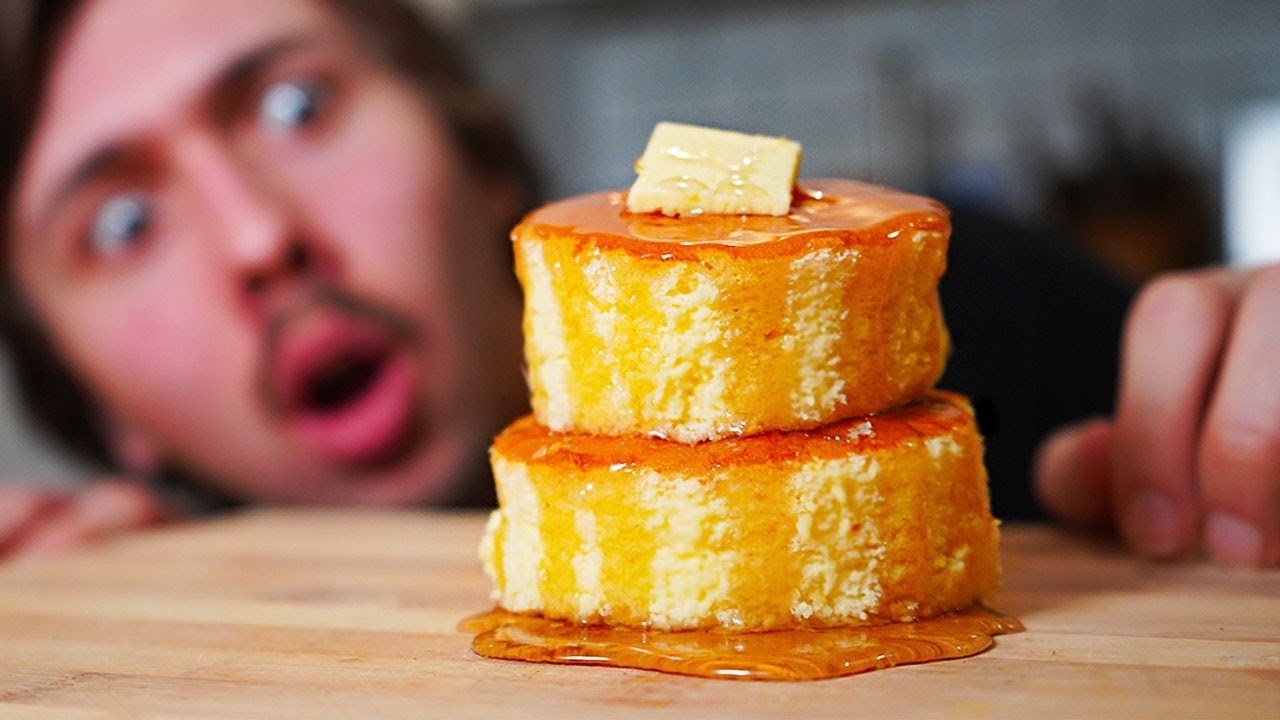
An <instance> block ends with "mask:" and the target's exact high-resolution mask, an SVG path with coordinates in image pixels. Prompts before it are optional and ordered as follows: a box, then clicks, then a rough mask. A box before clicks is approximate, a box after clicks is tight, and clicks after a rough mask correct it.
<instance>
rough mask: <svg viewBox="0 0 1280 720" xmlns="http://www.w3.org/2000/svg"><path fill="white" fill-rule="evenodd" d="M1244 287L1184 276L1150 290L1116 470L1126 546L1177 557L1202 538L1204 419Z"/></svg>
mask: <svg viewBox="0 0 1280 720" xmlns="http://www.w3.org/2000/svg"><path fill="white" fill-rule="evenodd" d="M1233 282H1234V281H1232V280H1230V279H1229V278H1228V277H1226V276H1222V275H1208V274H1198V275H1174V276H1168V277H1166V278H1162V279H1160V280H1157V281H1155V282H1154V283H1152V284H1151V285H1150V286H1148V287H1147V288H1146V289H1145V290H1144V291H1143V292H1142V293H1141V294H1140V296H1139V297H1138V299H1137V301H1136V302H1135V303H1134V308H1133V311H1132V312H1131V313H1130V315H1129V319H1128V321H1127V323H1126V326H1125V337H1124V345H1123V350H1122V358H1121V366H1120V388H1119V396H1118V398H1117V407H1116V422H1115V434H1114V437H1113V441H1112V445H1111V447H1112V456H1111V464H1112V469H1113V473H1114V477H1113V480H1114V485H1113V492H1114V501H1115V512H1116V519H1117V521H1118V524H1119V529H1120V533H1121V535H1122V536H1123V537H1124V539H1125V541H1126V542H1127V543H1128V544H1129V545H1130V546H1131V547H1133V548H1134V549H1136V550H1138V551H1139V552H1142V553H1145V554H1147V555H1150V556H1153V557H1171V556H1175V555H1179V554H1181V553H1183V552H1185V551H1186V550H1187V549H1189V548H1190V547H1191V545H1192V543H1193V541H1194V540H1195V538H1196V531H1197V528H1198V523H1199V515H1198V512H1197V509H1196V490H1195V472H1196V465H1195V462H1196V455H1197V437H1198V431H1199V426H1200V419H1201V416H1202V414H1203V411H1204V408H1205V406H1206V404H1207V398H1208V396H1209V393H1210V390H1211V388H1212V385H1213V376H1214V372H1215V370H1216V367H1217V363H1218V358H1219V354H1220V348H1221V346H1222V343H1223V341H1224V339H1225V337H1226V333H1227V328H1228V326H1229V324H1230V322H1231V315H1232V313H1233V311H1234V307H1235V302H1236V300H1235V298H1236V291H1235V289H1234V287H1233V285H1232V283H1233Z"/></svg>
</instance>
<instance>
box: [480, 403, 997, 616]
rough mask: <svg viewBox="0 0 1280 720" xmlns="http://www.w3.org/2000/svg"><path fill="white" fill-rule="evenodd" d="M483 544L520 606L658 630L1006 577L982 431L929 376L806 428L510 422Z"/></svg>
mask: <svg viewBox="0 0 1280 720" xmlns="http://www.w3.org/2000/svg"><path fill="white" fill-rule="evenodd" d="M491 457H492V462H493V470H494V477H495V481H496V483H497V490H498V498H499V508H498V509H497V510H495V511H494V512H493V514H492V516H491V517H490V519H489V524H488V526H487V528H486V531H485V536H484V540H483V541H482V543H481V557H482V560H483V561H484V565H485V570H486V572H487V573H488V574H489V576H490V578H491V579H492V580H493V582H494V586H495V591H494V598H495V599H496V600H497V602H498V604H499V605H500V606H501V607H503V608H505V609H507V610H510V611H513V612H536V613H540V614H542V615H543V616H545V617H548V618H555V619H562V620H572V621H577V622H585V623H605V624H611V625H623V626H631V627H649V628H654V629H658V630H683V629H693V628H710V627H722V628H724V629H727V630H731V631H742V632H750V631H762V630H774V629H783V628H799V627H832V626H848V625H868V624H879V623H885V622H895V621H910V620H915V619H918V618H924V617H930V616H933V615H938V614H940V613H944V612H947V611H950V610H956V609H959V608H964V607H967V606H969V605H972V604H973V603H974V602H976V601H979V600H981V599H983V598H985V597H989V596H990V594H991V593H993V592H994V591H995V589H996V587H997V585H998V583H999V575H1000V570H999V555H998V542H997V529H996V525H997V523H996V521H995V520H994V519H993V518H992V517H991V512H990V508H989V502H988V498H987V477H986V471H985V469H984V468H983V464H982V439H981V437H980V436H979V434H978V431H977V427H976V425H975V423H974V419H973V413H972V410H971V408H970V407H969V404H968V402H967V401H966V400H965V399H964V398H963V397H961V396H959V395H954V394H950V393H933V394H931V395H929V396H927V397H926V398H925V399H923V400H921V401H919V402H916V403H912V404H910V405H906V406H903V407H901V408H897V409H895V410H890V411H887V412H884V413H880V414H878V415H874V416H870V417H864V418H855V419H852V420H847V421H843V422H839V423H834V424H832V425H828V426H825V427H822V428H819V429H816V430H811V431H807V432H785V433H783V432H771V433H763V434H759V435H752V436H748V437H741V438H731V439H725V440H718V441H713V442H705V443H700V444H696V445H685V444H681V443H676V442H670V441H664V440H657V439H650V438H640V437H601V436H595V435H585V434H572V433H553V432H551V431H549V430H547V429H546V428H544V427H542V426H540V425H538V424H537V423H536V422H534V420H533V419H532V418H531V417H526V418H523V419H521V420H518V421H516V422H515V423H513V424H512V425H511V426H510V427H508V428H507V429H506V430H505V431H503V433H502V434H501V435H499V436H498V437H497V438H496V440H495V441H494V444H493V448H492V450H491Z"/></svg>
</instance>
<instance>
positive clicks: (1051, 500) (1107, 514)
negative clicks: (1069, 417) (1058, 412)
mask: <svg viewBox="0 0 1280 720" xmlns="http://www.w3.org/2000/svg"><path fill="white" fill-rule="evenodd" d="M1111 433H1112V427H1111V422H1110V421H1109V420H1106V419H1104V418H1096V419H1092V420H1086V421H1084V422H1081V423H1078V424H1075V425H1068V426H1067V427H1064V428H1061V429H1059V430H1056V431H1055V432H1054V433H1053V434H1052V435H1050V436H1049V437H1048V438H1046V439H1045V441H1044V442H1043V443H1042V444H1041V446H1040V449H1039V451H1038V453H1037V455H1036V463H1035V489H1036V497H1037V498H1038V499H1039V501H1040V504H1041V505H1042V506H1043V507H1044V509H1045V510H1047V511H1049V513H1051V514H1052V515H1054V516H1056V517H1058V518H1059V519H1061V520H1064V521H1066V522H1068V523H1072V524H1074V525H1080V526H1084V527H1103V526H1107V525H1110V521H1111V513H1112V509H1111V467H1110V463H1109V454H1110V449H1111Z"/></svg>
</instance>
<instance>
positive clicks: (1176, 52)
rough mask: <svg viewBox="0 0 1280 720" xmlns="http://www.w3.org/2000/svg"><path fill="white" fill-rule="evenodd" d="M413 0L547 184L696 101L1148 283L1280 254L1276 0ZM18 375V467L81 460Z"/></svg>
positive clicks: (0, 391)
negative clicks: (53, 442)
mask: <svg viewBox="0 0 1280 720" xmlns="http://www.w3.org/2000/svg"><path fill="white" fill-rule="evenodd" d="M417 1H418V2H421V3H422V4H423V5H424V7H427V8H428V10H429V11H430V12H434V13H437V14H438V15H439V16H440V17H441V18H443V20H444V21H445V22H446V23H447V24H448V25H449V26H451V27H452V28H453V29H454V30H455V31H456V32H457V33H458V34H459V36H460V37H461V38H462V41H463V44H464V46H465V48H466V49H467V50H468V52H469V53H470V55H471V56H472V59H473V60H474V62H475V63H476V67H477V70H478V71H479V72H480V74H481V76H482V77H483V78H485V79H487V80H488V82H489V83H490V84H491V85H492V86H493V87H494V88H495V89H496V90H497V91H498V93H499V94H500V95H502V96H504V97H505V98H507V100H508V101H509V102H510V105H511V108H512V110H513V111H514V113H515V115H516V116H517V119H518V120H519V122H520V125H521V126H522V127H523V128H524V131H525V139H526V140H527V141H528V142H529V144H530V146H531V148H532V150H533V153H534V158H535V160H536V161H537V162H538V163H539V165H540V167H541V168H542V170H543V178H544V180H545V192H546V195H547V196H548V197H557V196H562V195H568V194H572V193H578V192H584V191H588V190H595V189H601V188H607V187H623V186H626V185H628V184H629V183H630V182H631V180H632V178H633V169H632V168H633V163H634V161H635V159H636V157H637V156H638V155H639V154H640V152H641V150H642V149H643V146H644V143H645V141H646V140H647V138H648V135H649V132H650V131H651V130H652V128H653V125H654V123H655V122H657V121H659V120H679V121H684V122H693V123H701V124H709V125H715V126H719V127H725V128H731V129H737V130H744V131H751V132H763V133H769V134H781V135H786V136H788V137H791V138H794V139H796V140H799V141H800V142H801V143H802V144H803V146H804V150H805V158H804V163H803V166H802V175H803V176H808V177H820V176H844V177H854V178H860V179H867V180H872V181H876V182H882V183H887V184H891V185H895V186H898V187H901V188H904V189H908V190H913V191H917V192H923V193H928V194H931V195H934V196H936V197H938V198H940V199H942V200H943V201H945V202H947V203H949V204H951V205H953V206H973V207H980V208H986V209H993V210H996V211H999V212H1003V213H1006V214H1008V215H1010V216H1013V217H1015V218H1020V219H1024V220H1030V221H1035V222H1037V223H1040V224H1044V223H1048V224H1052V225H1056V226H1057V227H1059V228H1061V229H1062V230H1063V231H1065V233H1066V236H1067V237H1069V238H1071V242H1074V243H1077V244H1078V245H1079V247H1080V249H1081V250H1083V251H1084V252H1086V253H1088V254H1090V255H1092V256H1094V257H1095V258H1097V259H1098V260H1099V261H1101V262H1103V263H1106V264H1107V265H1109V266H1110V267H1111V268H1112V269H1114V270H1115V271H1116V272H1117V273H1119V274H1121V275H1122V276H1124V277H1126V278H1128V279H1130V280H1131V281H1132V282H1134V283H1140V282H1141V281H1142V280H1143V279H1145V278H1147V277H1150V276H1151V275H1152V274H1153V273H1156V272H1160V271H1163V270H1168V269H1173V268H1178V267H1188V266H1194V265H1199V264H1203V263H1206V262H1215V261H1219V260H1222V261H1227V262H1233V263H1258V262H1263V261H1267V260H1273V259H1280V2H1277V1H1276V0H897V1H890V0H846V1H838V0H789V1H788V2H778V1H776V0H736V1H734V2H729V1H727V0H703V1H702V2H691V1H690V0H683V1H672V0H647V1H646V2H633V1H630V0H595V1H592V0H417ZM0 360H2V358H0ZM7 395H8V389H7V366H5V365H4V364H3V363H0V477H3V478H15V477H22V478H28V479H49V480H54V481H56V480H58V479H62V478H67V477H72V476H75V475H76V474H77V473H79V472H80V469H79V468H76V467H75V466H74V465H71V464H69V463H67V462H66V461H65V460H63V459H61V458H59V457H58V456H57V455H56V454H55V453H53V452H51V451H50V449H49V448H48V446H46V445H45V444H44V443H43V442H42V441H41V440H40V439H39V438H37V437H34V436H33V435H32V434H31V433H30V432H29V431H28V430H27V429H26V428H25V426H24V425H23V423H22V422H21V421H20V419H19V418H17V417H16V416H15V415H14V408H13V407H12V404H11V403H10V402H8V401H7V399H6V398H7Z"/></svg>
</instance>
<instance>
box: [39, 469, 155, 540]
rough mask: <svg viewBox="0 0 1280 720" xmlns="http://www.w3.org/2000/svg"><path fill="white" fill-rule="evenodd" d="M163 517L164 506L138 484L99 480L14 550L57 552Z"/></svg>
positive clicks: (153, 522)
mask: <svg viewBox="0 0 1280 720" xmlns="http://www.w3.org/2000/svg"><path fill="white" fill-rule="evenodd" d="M166 517H167V512H166V508H165V507H164V506H163V505H162V504H161V503H159V502H158V501H157V500H156V499H155V498H154V497H153V496H152V495H151V494H150V493H148V492H146V491H145V490H143V489H142V488H140V487H138V486H136V485H133V484H131V483H127V482H123V481H110V482H99V483H95V484H94V485H92V486H90V487H89V488H87V489H85V490H84V491H82V492H81V493H79V494H78V495H76V496H75V498H74V499H73V500H72V501H71V502H69V503H68V504H67V506H66V508H64V509H63V511H62V512H60V513H58V514H57V515H56V516H55V517H53V518H51V519H50V520H49V521H48V522H46V523H44V524H43V525H42V526H41V527H39V528H38V529H37V530H36V531H34V532H32V533H30V534H29V536H28V537H27V538H26V539H24V541H23V542H22V543H20V544H19V545H18V546H17V548H16V550H15V552H16V553H17V554H24V555H44V554H50V553H54V552H61V551H64V550H68V549H70V548H73V547H76V546H79V545H83V544H85V543H87V542H90V541H92V540H95V539H98V538H100V537H104V536H106V535H110V534H113V533H115V532H120V531H122V530H128V529H132V528H140V527H144V526H146V525H151V524H155V523H157V522H159V521H161V520H163V519H165V518H166Z"/></svg>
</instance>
